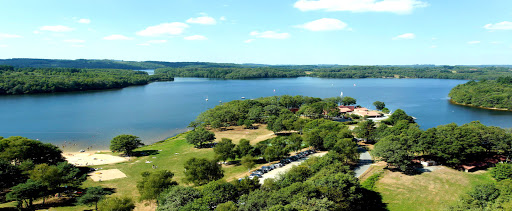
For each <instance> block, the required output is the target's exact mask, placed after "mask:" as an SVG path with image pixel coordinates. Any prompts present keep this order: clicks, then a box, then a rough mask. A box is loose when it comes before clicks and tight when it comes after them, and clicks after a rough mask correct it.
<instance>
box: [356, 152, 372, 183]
mask: <svg viewBox="0 0 512 211" xmlns="http://www.w3.org/2000/svg"><path fill="white" fill-rule="evenodd" d="M358 150H359V152H360V153H361V154H359V164H357V167H356V169H354V172H355V173H356V177H357V178H359V177H360V176H361V175H363V173H364V172H365V171H366V170H368V168H370V165H371V164H372V163H373V160H372V156H371V155H370V152H368V151H367V150H366V149H364V148H362V147H359V148H358Z"/></svg>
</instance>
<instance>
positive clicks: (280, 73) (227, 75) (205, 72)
mask: <svg viewBox="0 0 512 211" xmlns="http://www.w3.org/2000/svg"><path fill="white" fill-rule="evenodd" d="M155 73H165V74H169V75H170V76H171V77H200V78H222V79H251V78H293V77H299V76H305V75H306V74H305V72H304V71H303V70H295V69H287V68H274V67H254V68H247V67H227V68H222V67H203V68H197V67H185V68H163V69H156V70H155Z"/></svg>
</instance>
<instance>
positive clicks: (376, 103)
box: [373, 101, 386, 111]
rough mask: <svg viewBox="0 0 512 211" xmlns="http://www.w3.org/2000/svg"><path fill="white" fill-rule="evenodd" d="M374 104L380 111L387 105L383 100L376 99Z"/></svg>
mask: <svg viewBox="0 0 512 211" xmlns="http://www.w3.org/2000/svg"><path fill="white" fill-rule="evenodd" d="M373 106H375V108H376V109H377V110H379V111H380V110H382V109H384V108H385V107H386V104H385V103H384V102H381V101H375V102H373Z"/></svg>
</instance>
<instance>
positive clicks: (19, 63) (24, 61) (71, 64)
mask: <svg viewBox="0 0 512 211" xmlns="http://www.w3.org/2000/svg"><path fill="white" fill-rule="evenodd" d="M0 65H10V66H13V67H35V68H42V67H64V68H86V69H125V70H143V69H157V68H165V67H174V68H180V67H241V66H242V65H239V64H224V63H209V62H161V61H143V62H136V61H121V60H107V59H104V60H95V59H76V60H64V59H30V58H14V59H0Z"/></svg>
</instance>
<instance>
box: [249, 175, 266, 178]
mask: <svg viewBox="0 0 512 211" xmlns="http://www.w3.org/2000/svg"><path fill="white" fill-rule="evenodd" d="M251 176H252V177H258V178H262V177H263V176H261V174H251V175H250V176H249V177H251Z"/></svg>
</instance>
